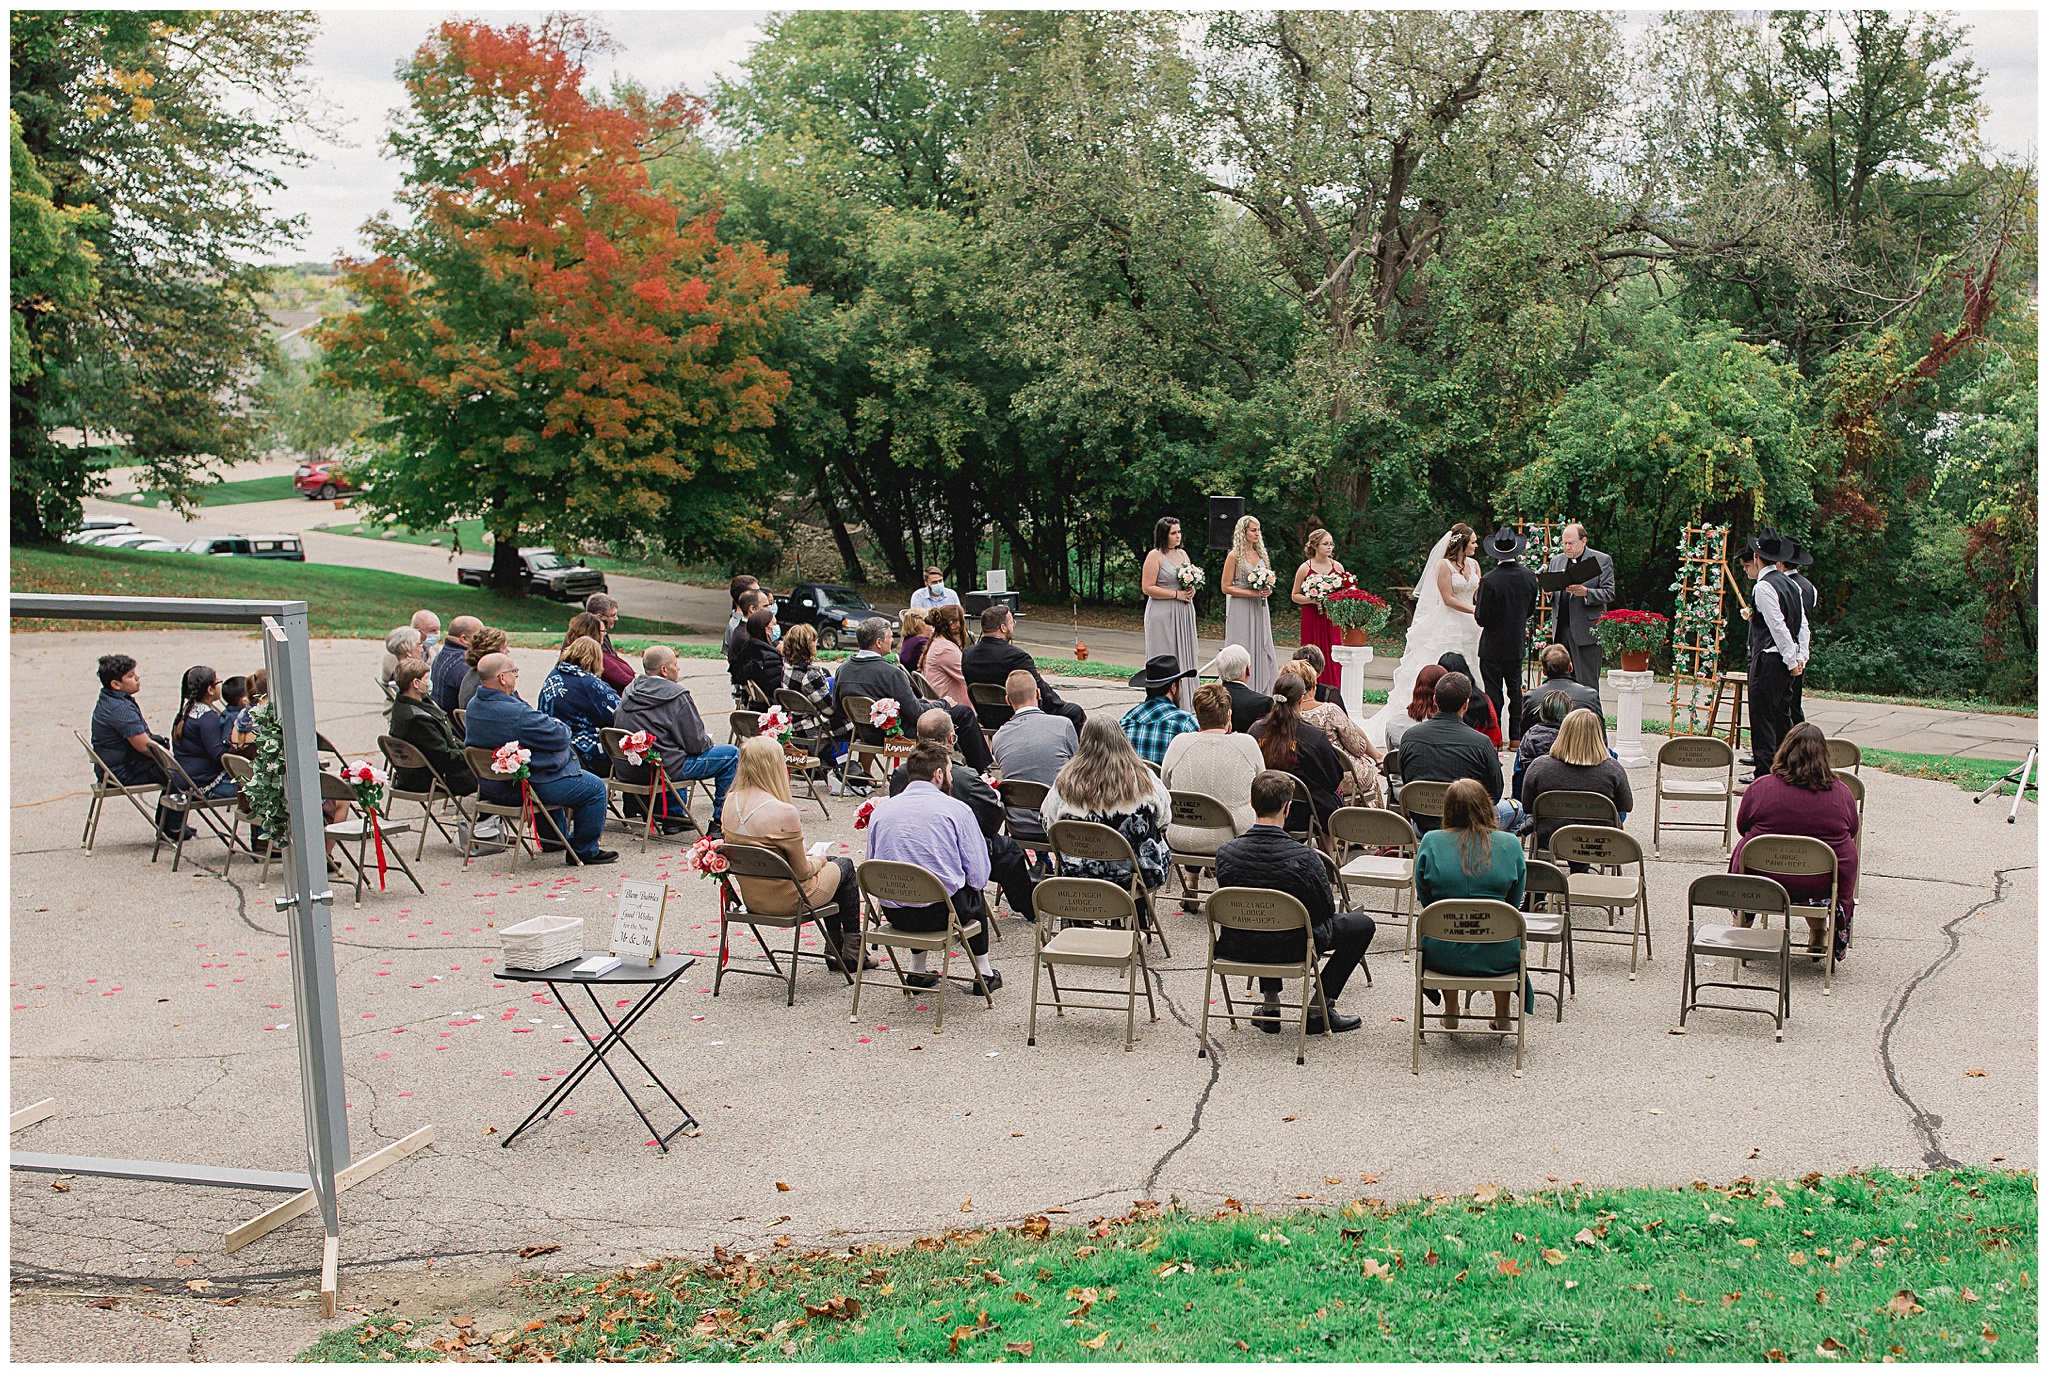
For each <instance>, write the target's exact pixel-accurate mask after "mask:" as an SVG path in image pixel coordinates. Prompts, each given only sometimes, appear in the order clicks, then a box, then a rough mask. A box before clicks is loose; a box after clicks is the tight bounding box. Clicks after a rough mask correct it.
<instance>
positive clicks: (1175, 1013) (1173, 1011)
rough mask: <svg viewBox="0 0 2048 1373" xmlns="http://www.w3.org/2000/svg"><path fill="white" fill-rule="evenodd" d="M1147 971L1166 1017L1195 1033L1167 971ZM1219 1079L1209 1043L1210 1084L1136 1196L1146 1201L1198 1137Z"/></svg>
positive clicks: (1219, 1058)
mask: <svg viewBox="0 0 2048 1373" xmlns="http://www.w3.org/2000/svg"><path fill="white" fill-rule="evenodd" d="M1147 971H1148V972H1151V976H1152V978H1153V981H1154V983H1155V984H1156V990H1157V991H1158V993H1159V999H1160V1000H1161V1001H1164V1002H1165V1003H1166V1011H1167V1014H1169V1015H1171V1016H1172V1017H1173V1018H1174V1019H1175V1020H1178V1021H1179V1022H1180V1023H1181V1024H1182V1025H1183V1026H1184V1027H1186V1028H1187V1029H1190V1030H1192V1029H1195V1028H1196V1027H1195V1025H1194V1024H1193V1022H1191V1021H1190V1020H1189V1019H1188V1018H1187V1017H1186V1016H1185V1015H1182V1014H1181V1009H1180V1007H1179V1006H1177V1005H1175V1004H1174V1000H1173V997H1172V996H1170V995H1168V993H1167V990H1166V970H1165V969H1164V968H1161V969H1159V970H1157V971H1152V970H1150V969H1148V970H1147ZM1207 982H1208V973H1207V969H1206V968H1205V969H1204V970H1203V983H1204V987H1205V990H1206V984H1207ZM1222 1075H1223V1046H1222V1045H1220V1044H1217V1043H1215V1042H1214V1041H1211V1042H1210V1045H1209V1080H1208V1081H1207V1082H1205V1083H1203V1084H1202V1091H1201V1094H1200V1095H1199V1096H1197V1097H1196V1098H1195V1109H1194V1112H1193V1114H1192V1115H1191V1116H1190V1117H1189V1119H1188V1129H1187V1133H1186V1134H1184V1135H1182V1136H1181V1137H1180V1138H1179V1139H1178V1140H1176V1141H1175V1142H1174V1143H1173V1144H1172V1145H1171V1146H1170V1147H1169V1148H1168V1149H1167V1150H1166V1152H1165V1153H1163V1154H1161V1155H1160V1156H1159V1158H1158V1159H1157V1161H1155V1162H1154V1163H1153V1165H1152V1171H1150V1172H1149V1173H1147V1174H1145V1185H1144V1187H1143V1189H1142V1190H1141V1191H1140V1192H1139V1195H1140V1196H1142V1197H1145V1198H1146V1199H1148V1200H1149V1199H1150V1198H1151V1196H1152V1190H1153V1188H1155V1187H1157V1186H1158V1185H1159V1175H1160V1174H1161V1173H1163V1172H1165V1171H1166V1165H1167V1164H1169V1163H1171V1162H1173V1156H1174V1155H1175V1154H1178V1153H1179V1152H1180V1151H1181V1150H1182V1149H1185V1148H1186V1147H1187V1146H1188V1144H1189V1142H1190V1141H1192V1140H1193V1139H1194V1137H1195V1136H1196V1135H1197V1134H1199V1133H1201V1129H1202V1112H1203V1111H1204V1110H1206V1109H1207V1108H1208V1105H1209V1096H1210V1094H1211V1093H1212V1092H1214V1091H1215V1090H1216V1083H1217V1082H1218V1081H1219V1080H1220V1079H1221V1078H1222Z"/></svg>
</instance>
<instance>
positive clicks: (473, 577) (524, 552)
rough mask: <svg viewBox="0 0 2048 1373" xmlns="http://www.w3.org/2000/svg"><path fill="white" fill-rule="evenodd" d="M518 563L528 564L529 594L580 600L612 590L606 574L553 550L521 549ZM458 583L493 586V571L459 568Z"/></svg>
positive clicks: (527, 581)
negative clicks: (592, 594) (570, 559)
mask: <svg viewBox="0 0 2048 1373" xmlns="http://www.w3.org/2000/svg"><path fill="white" fill-rule="evenodd" d="M519 561H520V562H522V563H524V564H525V565H526V589H527V592H528V594H530V595H534V596H547V597H549V598H551V599H553V600H557V601H580V600H582V599H583V598H584V597H586V596H588V595H589V594H590V593H591V592H593V591H607V592H608V591H610V589H611V588H610V587H608V586H606V585H605V581H604V573H602V572H600V571H598V570H597V569H596V568H594V567H586V566H584V563H583V560H582V559H581V558H578V559H577V560H576V561H575V562H570V561H569V560H568V559H566V558H564V557H563V556H562V555H561V554H559V553H557V552H555V550H554V549H552V548H522V549H520V550H519ZM455 580H456V581H458V582H460V583H462V585H464V586H482V587H487V586H489V585H490V584H491V569H490V568H488V567H458V568H456V569H455Z"/></svg>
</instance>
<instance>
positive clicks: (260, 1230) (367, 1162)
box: [224, 1125, 434, 1254]
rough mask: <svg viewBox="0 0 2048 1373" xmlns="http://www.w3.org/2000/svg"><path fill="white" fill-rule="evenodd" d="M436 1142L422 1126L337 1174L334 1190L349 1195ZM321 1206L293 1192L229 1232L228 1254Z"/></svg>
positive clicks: (311, 1197)
mask: <svg viewBox="0 0 2048 1373" xmlns="http://www.w3.org/2000/svg"><path fill="white" fill-rule="evenodd" d="M433 1142H434V1127H433V1126H431V1125H422V1126H421V1127H420V1128H419V1129H417V1130H415V1131H413V1132H412V1133H411V1134H409V1135H407V1136H406V1137H405V1138H404V1139H401V1140H395V1141H393V1142H392V1143H390V1144H387V1145H385V1146H384V1147H383V1148H382V1149H379V1150H377V1151H376V1152H375V1153H373V1154H365V1155H364V1156H363V1157H361V1158H359V1159H357V1160H356V1161H355V1162H354V1163H351V1164H350V1165H349V1166H348V1167H346V1168H344V1169H342V1170H341V1171H340V1172H339V1173H336V1174H335V1175H334V1187H335V1190H336V1191H337V1192H346V1191H347V1190H348V1189H349V1188H351V1187H353V1186H355V1185H356V1184H357V1183H359V1182H362V1181H363V1180H364V1179H366V1178H370V1177H374V1176H375V1175H377V1174H378V1173H381V1172H383V1171H384V1170H385V1169H386V1168H389V1167H390V1166H391V1165H392V1164H394V1163H396V1162H398V1161H399V1160H400V1159H402V1158H404V1157H405V1156H406V1155H407V1154H410V1153H412V1152H413V1151H414V1150H416V1149H423V1148H425V1147H426V1146H427V1145H429V1144H432V1143H433ZM318 1204H319V1202H318V1199H317V1198H316V1197H315V1196H314V1195H313V1193H312V1192H311V1191H310V1190H309V1191H304V1192H295V1193H293V1194H292V1197H291V1199H290V1200H288V1201H283V1202H280V1203H278V1204H277V1205H276V1206H273V1207H271V1208H270V1209H269V1210H268V1211H265V1212H264V1213H263V1214H262V1215H260V1216H258V1217H256V1218H255V1219H254V1220H252V1221H249V1222H247V1223H246V1224H243V1225H239V1226H236V1227H235V1228H234V1229H233V1230H230V1231H228V1233H227V1239H226V1240H225V1241H224V1244H225V1247H226V1249H227V1252H228V1253H230V1254H232V1253H234V1252H235V1251H236V1250H237V1249H240V1248H241V1247H242V1246H243V1245H245V1244H247V1243H249V1242H250V1241H251V1240H254V1239H258V1238H261V1237H262V1236H264V1235H267V1234H269V1233H270V1232H271V1231H272V1230H275V1229H276V1228H277V1227H278V1226H280V1225H283V1224H284V1223H285V1222H286V1221H288V1220H291V1219H292V1218H293V1217H295V1216H302V1215H304V1214H305V1213H306V1212H308V1211H311V1210H312V1209H313V1208H314V1207H315V1206H317V1205H318Z"/></svg>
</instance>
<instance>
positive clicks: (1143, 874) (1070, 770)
mask: <svg viewBox="0 0 2048 1373" xmlns="http://www.w3.org/2000/svg"><path fill="white" fill-rule="evenodd" d="M1041 814H1042V815H1043V816H1044V818H1045V824H1046V827H1047V828H1048V829H1050V828H1051V827H1052V824H1053V822H1054V821H1056V820H1092V821H1093V822H1095V823H1096V824H1098V825H1107V826H1109V827H1110V828H1111V829H1113V830H1116V831H1117V832H1118V833H1120V834H1122V835H1123V837H1124V838H1125V839H1127V840H1129V841H1130V845H1131V852H1133V853H1135V854H1136V855H1137V856H1138V873H1139V876H1140V879H1141V881H1142V884H1143V886H1144V887H1145V889H1146V890H1148V891H1150V890H1151V889H1153V888H1155V887H1157V886H1159V885H1160V884H1161V883H1163V882H1164V881H1166V855H1167V848H1166V823H1167V821H1168V820H1169V819H1170V818H1171V817H1172V815H1173V798H1172V797H1171V796H1169V795H1168V794H1167V791H1166V784H1165V783H1164V782H1162V781H1160V780H1159V779H1158V778H1157V777H1154V776H1153V775H1152V771H1151V769H1149V768H1147V767H1146V766H1145V764H1144V763H1143V762H1141V761H1140V760H1139V758H1138V754H1137V751H1136V750H1135V749H1133V748H1132V747H1131V741H1130V740H1129V739H1127V738H1125V737H1124V732H1123V729H1122V727H1121V726H1119V725H1118V724H1117V722H1116V721H1115V720H1114V719H1112V718H1111V717H1109V716H1107V715H1091V716H1089V717H1088V719H1087V721H1086V722H1085V723H1083V724H1082V726H1081V736H1080V742H1079V744H1078V745H1077V746H1076V747H1075V749H1074V756H1073V757H1072V758H1069V759H1068V760H1067V765H1066V766H1065V767H1063V768H1061V769H1060V770H1059V774H1058V776H1056V777H1054V778H1053V781H1052V790H1051V791H1050V792H1048V793H1047V794H1046V798H1045V804H1044V806H1043V807H1042V808H1041ZM1061 871H1062V872H1063V873H1064V875H1066V876H1068V877H1100V878H1103V879H1104V880H1106V881H1110V882H1114V883H1116V884H1117V885H1118V886H1125V885H1127V884H1128V883H1129V882H1130V880H1131V875H1130V873H1129V871H1128V870H1125V869H1124V868H1123V866H1122V865H1121V864H1109V863H1099V862H1096V861H1095V860H1093V859H1085V858H1084V859H1068V860H1067V861H1066V865H1065V867H1063V868H1062V869H1061Z"/></svg>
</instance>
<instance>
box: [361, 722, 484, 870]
mask: <svg viewBox="0 0 2048 1373" xmlns="http://www.w3.org/2000/svg"><path fill="white" fill-rule="evenodd" d="M377 751H378V752H379V753H382V754H383V755H384V762H385V765H386V766H387V767H389V768H390V769H391V786H390V802H387V803H386V804H387V806H388V805H389V804H392V803H395V802H399V801H412V802H415V803H417V804H418V806H419V808H420V818H421V819H422V820H423V821H424V822H425V823H423V824H421V826H420V842H419V846H418V847H417V848H415V849H414V850H413V855H412V856H413V857H414V858H415V859H423V858H425V857H426V856H427V825H432V826H433V827H434V828H435V829H437V830H439V831H441V837H442V838H443V839H446V840H447V841H448V842H449V843H451V844H452V843H454V842H455V836H454V835H453V834H450V833H449V832H448V827H447V826H446V825H444V824H442V823H441V817H440V816H438V815H436V814H435V813H434V802H435V800H436V799H440V800H446V801H448V802H451V803H452V804H453V805H454V806H455V811H456V814H458V815H460V816H462V817H463V818H464V819H467V818H468V813H467V812H466V811H464V810H463V808H462V802H461V800H460V798H458V797H457V796H456V795H455V793H454V792H453V791H451V790H449V788H448V783H447V782H446V781H445V780H443V778H442V776H441V770H440V769H439V768H437V767H435V766H434V764H433V762H432V760H431V759H429V758H428V757H427V755H426V754H424V753H421V752H420V751H419V750H418V749H416V748H414V747H413V746H412V745H411V744H408V743H407V742H406V741H405V740H403V739H400V738H398V737H396V736H395V735H390V734H380V735H378V736H377ZM400 768H404V769H405V770H406V771H408V772H417V771H419V770H420V769H422V768H424V769H425V770H426V772H427V776H428V781H427V789H426V790H425V791H400V790H399V788H398V770H399V769H400Z"/></svg>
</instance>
